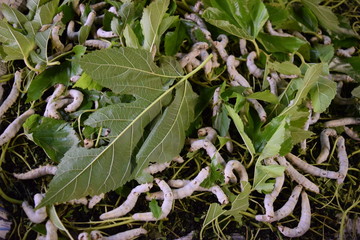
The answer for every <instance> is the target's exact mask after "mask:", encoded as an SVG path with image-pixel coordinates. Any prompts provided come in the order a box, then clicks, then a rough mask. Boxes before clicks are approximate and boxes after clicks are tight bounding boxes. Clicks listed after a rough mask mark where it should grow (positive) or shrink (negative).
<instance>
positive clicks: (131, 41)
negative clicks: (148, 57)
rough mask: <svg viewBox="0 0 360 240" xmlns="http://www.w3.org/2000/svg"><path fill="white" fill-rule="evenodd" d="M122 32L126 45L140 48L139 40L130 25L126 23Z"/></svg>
mask: <svg viewBox="0 0 360 240" xmlns="http://www.w3.org/2000/svg"><path fill="white" fill-rule="evenodd" d="M123 34H124V38H125V43H126V46H127V47H131V48H140V47H141V45H140V43H139V40H138V38H137V36H136V34H135V33H134V31H133V30H132V28H131V27H130V25H126V27H125V29H124V32H123Z"/></svg>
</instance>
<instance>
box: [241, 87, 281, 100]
mask: <svg viewBox="0 0 360 240" xmlns="http://www.w3.org/2000/svg"><path fill="white" fill-rule="evenodd" d="M246 98H250V99H257V100H261V101H264V102H269V103H277V102H278V101H279V100H278V98H277V96H275V95H274V94H272V93H271V92H270V91H269V90H265V91H262V92H254V93H251V94H250V95H248V96H246Z"/></svg>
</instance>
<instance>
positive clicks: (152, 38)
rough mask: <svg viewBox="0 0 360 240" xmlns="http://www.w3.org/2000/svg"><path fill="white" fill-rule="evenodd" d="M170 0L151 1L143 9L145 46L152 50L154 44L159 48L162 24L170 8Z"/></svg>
mask: <svg viewBox="0 0 360 240" xmlns="http://www.w3.org/2000/svg"><path fill="white" fill-rule="evenodd" d="M169 3H170V1H169V0H155V1H153V2H152V3H150V4H149V5H148V6H147V7H146V8H145V9H144V11H143V16H142V18H141V21H140V23H141V28H142V30H143V35H144V43H143V48H144V49H146V50H148V51H150V52H152V50H153V48H154V46H155V47H157V50H158V49H159V48H158V47H159V46H158V43H159V42H160V35H159V30H160V25H161V23H162V21H163V18H164V16H165V13H166V10H167V9H168V6H169Z"/></svg>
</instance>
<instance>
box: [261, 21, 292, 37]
mask: <svg viewBox="0 0 360 240" xmlns="http://www.w3.org/2000/svg"><path fill="white" fill-rule="evenodd" d="M265 29H266V31H267V32H268V33H269V34H270V35H273V36H280V37H292V35H291V34H288V33H282V32H278V31H276V30H274V29H273V27H272V24H271V22H270V21H267V22H266V25H265Z"/></svg>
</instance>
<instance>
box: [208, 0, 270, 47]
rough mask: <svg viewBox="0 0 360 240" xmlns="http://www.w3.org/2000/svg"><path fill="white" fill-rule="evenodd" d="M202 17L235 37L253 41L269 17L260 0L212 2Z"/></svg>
mask: <svg viewBox="0 0 360 240" xmlns="http://www.w3.org/2000/svg"><path fill="white" fill-rule="evenodd" d="M202 17H203V18H204V19H205V20H206V21H207V22H209V23H210V24H212V25H214V26H216V27H218V28H220V29H222V30H224V31H226V32H228V33H230V34H232V35H234V36H237V37H240V38H245V39H249V40H253V39H255V38H256V37H257V35H258V34H259V32H260V30H261V29H262V27H263V26H264V24H265V22H266V20H267V19H268V17H269V15H268V12H267V10H266V7H265V5H264V3H263V2H262V1H260V0H226V1H221V0H211V1H210V7H208V8H207V9H206V10H205V11H204V13H203V15H202Z"/></svg>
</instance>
